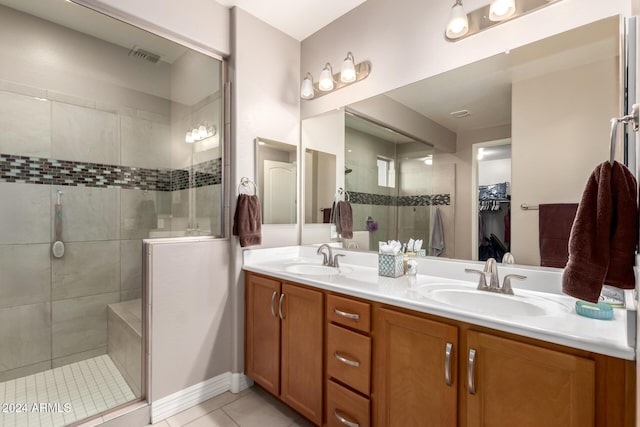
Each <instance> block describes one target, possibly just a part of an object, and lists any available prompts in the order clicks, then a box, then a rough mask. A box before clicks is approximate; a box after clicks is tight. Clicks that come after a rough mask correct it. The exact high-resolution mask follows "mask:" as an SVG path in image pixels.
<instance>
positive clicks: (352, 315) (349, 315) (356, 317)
mask: <svg viewBox="0 0 640 427" xmlns="http://www.w3.org/2000/svg"><path fill="white" fill-rule="evenodd" d="M333 312H334V313H335V314H337V315H338V316H342V317H346V318H347V319H353V320H359V319H360V315H359V314H355V313H347V312H346V311H342V310H338V309H337V308H334V309H333Z"/></svg>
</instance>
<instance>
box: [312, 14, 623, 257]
mask: <svg viewBox="0 0 640 427" xmlns="http://www.w3.org/2000/svg"><path fill="white" fill-rule="evenodd" d="M619 26H620V18H619V17H617V16H616V17H611V18H608V19H605V20H601V21H598V22H595V23H592V24H589V25H587V26H584V27H580V28H576V29H574V30H571V31H568V32H566V33H563V34H559V35H556V36H553V37H551V38H548V39H544V40H541V41H538V42H535V43H532V44H530V45H526V46H523V47H520V48H517V49H512V50H511V51H507V52H504V53H503V54H500V55H496V56H493V57H490V58H487V59H484V60H481V61H479V62H476V63H472V64H468V65H466V66H464V67H461V68H458V69H455V70H451V71H449V72H446V73H443V74H440V75H437V76H434V77H431V78H428V79H425V80H423V81H419V82H416V83H414V84H411V85H408V86H406V87H402V88H399V89H396V90H393V91H391V92H388V93H386V94H383V95H379V96H376V97H373V98H370V99H368V100H365V101H361V102H358V103H357V104H354V105H349V106H346V110H347V111H352V112H354V113H355V114H356V115H358V116H360V117H364V118H366V119H368V120H369V121H373V122H374V123H377V124H378V125H380V126H382V127H387V128H390V129H393V130H395V131H398V132H399V133H400V134H403V135H405V136H408V137H410V138H414V139H415V140H418V141H423V142H425V143H427V144H428V145H431V146H433V150H432V151H433V152H432V160H431V161H432V165H431V167H432V171H431V174H432V176H433V177H435V174H437V173H436V172H435V171H436V170H437V169H438V168H448V171H446V172H443V176H442V179H441V184H442V188H431V189H430V190H427V189H425V191H427V192H428V193H429V194H432V195H437V194H450V197H451V199H450V202H451V204H450V205H448V207H447V209H449V211H448V212H445V209H444V207H440V210H441V214H442V216H443V219H444V221H443V223H444V226H443V231H444V235H445V251H444V253H443V254H442V256H447V257H452V258H459V259H478V258H481V257H482V254H483V253H484V252H486V251H485V249H486V248H481V245H482V243H483V242H485V243H486V240H485V238H490V237H491V235H495V236H496V238H497V240H499V241H500V243H502V245H503V246H504V249H507V250H509V251H510V252H511V253H512V254H513V255H514V257H515V261H516V262H517V263H519V264H529V265H541V263H540V250H539V241H540V230H539V226H538V223H539V212H540V211H539V210H538V208H539V207H540V205H543V206H544V205H547V204H573V203H577V202H578V201H579V200H580V197H581V195H582V191H583V190H584V186H585V184H586V181H587V179H588V177H589V175H590V174H591V172H592V171H593V169H594V167H595V166H596V165H598V164H599V163H601V162H603V161H605V160H606V159H608V157H609V151H608V150H609V120H610V119H611V117H616V116H619V115H620V110H621V103H622V101H621V98H622V96H621V93H622V90H621V86H622V82H621V71H620V70H621V66H620V53H619V51H620V41H619V37H620V29H619ZM398 109H401V110H402V111H403V112H404V113H405V115H407V114H408V115H415V116H417V117H420V118H421V120H423V121H424V122H425V123H428V126H427V125H425V126H424V128H425V129H426V128H428V131H426V132H423V133H421V132H420V131H416V129H417V128H416V127H415V126H414V127H411V128H409V127H406V128H405V127H404V126H403V123H406V120H405V121H404V122H403V121H402V120H393V117H394V116H398V111H396V110H398ZM327 114H330V113H327ZM333 114H335V113H333ZM346 116H347V119H346V120H344V119H343V121H344V122H345V123H343V127H342V129H344V133H346V134H347V135H348V134H349V133H350V132H352V131H351V130H350V126H349V125H348V124H347V122H349V120H350V119H349V118H348V117H349V115H348V114H347V115H346ZM314 119H316V118H315V117H313V118H310V119H305V120H304V121H303V128H304V126H305V122H307V120H314ZM335 122H336V123H339V120H336V121H335ZM332 126H335V123H334V124H332ZM304 137H305V135H304V132H303V142H304ZM307 138H309V137H308V136H307ZM343 138H344V137H343ZM347 140H348V138H345V140H341V139H338V140H337V141H339V142H340V143H342V144H343V145H342V147H344V149H345V165H346V167H347V169H346V170H348V169H352V170H353V171H352V172H351V173H350V174H347V175H346V176H345V177H344V178H346V186H347V188H349V187H350V186H351V188H353V190H354V191H357V189H358V187H357V186H358V185H360V184H359V183H357V180H358V179H357V178H355V177H356V175H354V174H355V171H356V170H357V169H356V168H355V167H354V166H352V164H350V161H351V159H350V153H349V151H348V150H349V149H352V148H349V147H348V142H347ZM334 141H336V140H334ZM428 145H423V151H424V152H425V153H426V152H427V149H426V147H428ZM402 146H403V144H396V147H402ZM378 151H379V149H377V148H374V147H373V146H370V153H371V154H372V155H373V153H377V154H376V155H379V156H380V157H384V155H382V153H379V152H378ZM618 151H621V150H618ZM427 155H428V154H424V156H423V155H420V156H418V157H417V158H418V159H422V158H423V157H426V156H427ZM388 157H389V158H392V157H391V156H388ZM360 158H361V157H360ZM397 159H398V156H397V154H396V158H394V160H395V161H398V160H397ZM395 167H396V168H397V164H396V165H395ZM498 169H500V171H498ZM338 170H341V169H340V167H339V169H338ZM414 170H415V176H414V178H413V180H412V178H411V175H409V176H406V177H404V178H403V179H405V180H409V182H412V181H413V182H416V183H417V182H424V180H425V179H426V178H424V177H422V176H421V175H420V174H421V173H422V172H420V170H419V169H414ZM337 176H338V177H339V176H340V173H338V174H337ZM354 178H355V181H356V182H355V183H354V182H352V181H353V179H354ZM433 181H434V185H436V186H439V185H440V184H435V181H436V180H435V179H434V180H433ZM445 181H446V182H445ZM493 181H495V182H493ZM496 188H499V190H500V191H499V192H498V193H491V194H493V195H492V196H490V197H491V198H493V199H495V204H491V203H490V206H489V207H488V208H487V206H486V204H483V201H482V197H483V194H484V195H485V197H486V194H489V193H487V192H486V191H490V190H489V189H494V190H495V189H496ZM492 202H493V200H492ZM359 204H360V203H359V201H358V200H354V201H352V205H353V207H354V212H355V214H354V227H357V226H358V225H359V223H361V222H362V221H363V218H362V217H364V219H365V220H366V216H365V215H367V216H368V215H371V214H367V213H366V212H361V210H362V208H361V206H359ZM521 205H526V206H528V207H529V209H523V208H521ZM409 208H410V209H409V213H413V212H412V210H413V208H412V207H409ZM374 212H375V211H374ZM481 212H487V213H481ZM430 214H431V215H433V208H431V212H430ZM397 215H398V216H399V217H398V218H395V220H396V227H397V224H400V223H401V221H400V219H401V218H400V217H402V216H406V218H405V220H406V221H405V222H404V223H405V224H412V222H411V221H410V219H411V218H410V217H409V215H408V213H407V212H402V210H401V209H398V211H397ZM423 215H425V220H426V215H427V214H426V213H424V214H423ZM489 215H492V216H491V218H489V219H487V221H486V222H487V223H491V224H493V225H491V227H494V226H495V227H494V228H491V230H492V231H490V232H489V234H483V235H480V234H481V233H482V232H483V229H484V233H487V232H488V228H489V227H483V226H482V223H480V221H479V220H480V216H487V217H488V216H489ZM371 216H372V218H373V219H374V220H377V219H378V218H382V216H383V215H382V214H381V213H376V214H375V215H371ZM377 217H378V218H377ZM505 217H506V220H505ZM431 219H432V218H431ZM393 220H394V219H393V218H391V219H390V222H389V223H390V224H391V223H393ZM447 221H448V222H447ZM425 223H426V225H427V227H426V229H427V230H428V229H429V228H431V227H429V223H428V222H427V221H423V222H420V221H414V222H413V224H415V226H416V228H415V229H410V228H409V227H407V228H405V229H403V230H402V231H403V232H402V233H397V236H398V238H400V239H401V240H406V239H407V238H408V237H413V236H418V235H420V231H419V228H420V227H422V228H423V229H424V228H425V227H424V225H425ZM500 223H502V227H500V226H499V225H500ZM486 225H487V224H485V226H486ZM383 228H384V227H383V226H382V225H381V224H380V223H379V224H378V232H379V231H380V230H382V229H383ZM401 228H404V227H401ZM376 233H377V232H376ZM379 234H380V237H381V238H380V239H375V238H370V239H369V241H370V242H374V241H376V240H384V237H387V236H386V235H385V236H382V234H383V233H379ZM304 237H305V232H304V231H303V243H309V240H310V239H307V240H306V241H305V239H304ZM370 237H371V236H370ZM328 239H329V235H328V234H326V235H323V236H321V237H320V236H318V241H326V240H328ZM369 249H371V250H376V249H377V248H376V247H371V245H370V247H369Z"/></svg>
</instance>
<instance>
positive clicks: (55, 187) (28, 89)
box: [0, 0, 223, 427]
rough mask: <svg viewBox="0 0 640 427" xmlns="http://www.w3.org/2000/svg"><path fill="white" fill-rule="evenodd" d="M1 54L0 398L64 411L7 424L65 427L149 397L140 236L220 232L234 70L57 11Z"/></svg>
mask: <svg viewBox="0 0 640 427" xmlns="http://www.w3.org/2000/svg"><path fill="white" fill-rule="evenodd" d="M54 10H55V11H56V13H55V14H54V13H52V11H54ZM58 12H59V13H58ZM0 57H2V58H3V59H2V62H3V66H2V67H0V199H1V200H3V202H2V203H0V342H2V345H0V395H2V396H4V400H3V402H4V403H14V404H19V403H20V404H22V403H26V404H29V405H31V404H33V403H50V404H53V405H56V404H57V405H59V406H58V407H59V408H61V409H62V410H61V411H59V412H57V413H55V414H53V413H47V412H45V413H38V414H35V415H34V414H33V413H31V414H30V413H26V414H19V413H0V425H2V426H6V427H9V426H14V425H16V426H17V425H23V424H24V425H26V421H27V418H25V417H30V418H29V425H31V424H34V425H38V423H40V425H66V424H70V423H73V422H76V421H77V420H80V419H83V418H86V417H90V416H92V415H95V414H98V413H100V412H102V411H105V410H107V409H110V408H113V407H116V406H119V405H121V404H124V403H126V402H129V401H133V400H136V399H138V398H142V397H144V394H145V390H144V386H143V384H144V380H143V379H144V374H143V372H144V364H143V357H142V356H143V346H144V342H145V337H144V336H143V330H144V328H143V325H142V322H143V319H144V318H145V317H144V315H143V304H142V298H144V295H143V294H144V292H143V286H142V239H148V238H156V237H176V236H184V235H196V234H197V235H211V236H221V235H223V221H222V217H223V215H222V213H223V203H222V199H223V196H222V175H223V170H222V165H223V161H222V155H223V153H222V148H221V147H222V146H223V139H222V136H221V135H222V132H221V130H222V125H223V120H222V116H223V111H222V105H223V102H222V87H223V86H222V78H223V63H222V62H221V61H219V60H217V59H215V58H212V57H209V56H207V55H203V54H202V53H199V52H196V51H193V50H191V49H188V48H186V47H184V46H181V45H178V44H175V43H172V42H168V41H166V40H164V39H161V38H159V37H157V36H155V35H152V34H149V33H146V32H144V31H141V30H138V29H136V28H134V27H131V26H129V25H127V24H124V23H122V22H120V21H117V20H114V19H111V18H108V17H106V16H104V15H101V14H99V13H97V12H93V11H91V10H89V9H86V8H83V7H81V6H78V5H76V4H73V3H70V2H61V1H55V3H54V2H53V1H50V0H41V1H38V2H16V1H9V0H0ZM57 241H59V242H60V243H55V245H54V242H57ZM54 248H55V251H54V250H53V249H54ZM52 384H53V385H55V387H52ZM54 390H55V392H54ZM42 396H46V399H44V400H43V397H42Z"/></svg>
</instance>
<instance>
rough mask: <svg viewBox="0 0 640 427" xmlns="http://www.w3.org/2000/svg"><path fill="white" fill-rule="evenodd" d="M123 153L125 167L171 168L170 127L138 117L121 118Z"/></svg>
mask: <svg viewBox="0 0 640 427" xmlns="http://www.w3.org/2000/svg"><path fill="white" fill-rule="evenodd" d="M120 138H121V153H122V162H121V164H122V165H124V166H136V167H141V168H150V169H157V168H170V167H171V141H170V126H169V125H168V124H163V123H159V122H157V121H150V120H144V119H141V118H137V117H126V116H122V117H120Z"/></svg>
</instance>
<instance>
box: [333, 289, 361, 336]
mask: <svg viewBox="0 0 640 427" xmlns="http://www.w3.org/2000/svg"><path fill="white" fill-rule="evenodd" d="M327 321H329V322H334V323H339V324H341V325H345V326H348V327H350V328H354V329H357V330H359V331H362V332H366V333H369V332H370V331H371V305H370V304H367V303H366V302H360V301H354V300H352V299H349V298H343V297H339V296H336V295H327Z"/></svg>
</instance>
